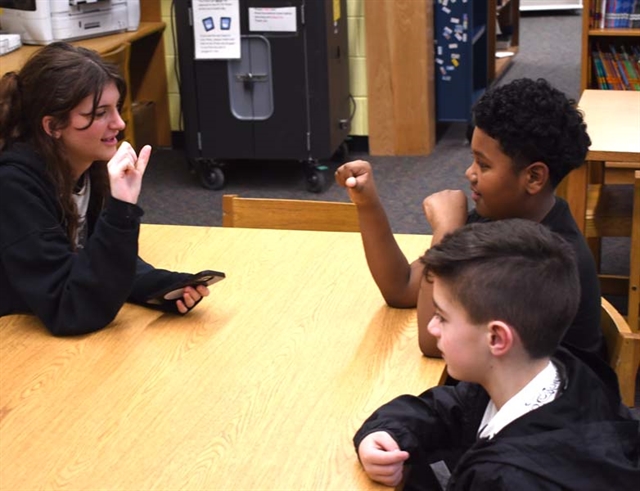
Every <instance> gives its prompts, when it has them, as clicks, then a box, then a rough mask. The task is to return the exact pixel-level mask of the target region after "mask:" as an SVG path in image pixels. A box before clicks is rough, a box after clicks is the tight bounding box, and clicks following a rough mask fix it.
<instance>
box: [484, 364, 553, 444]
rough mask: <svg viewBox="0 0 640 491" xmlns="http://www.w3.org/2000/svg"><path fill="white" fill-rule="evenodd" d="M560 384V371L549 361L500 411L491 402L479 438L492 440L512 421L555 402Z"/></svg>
mask: <svg viewBox="0 0 640 491" xmlns="http://www.w3.org/2000/svg"><path fill="white" fill-rule="evenodd" d="M560 384H561V380H560V374H559V373H558V369H557V367H556V366H555V365H554V364H553V363H552V362H551V361H549V364H548V365H547V366H546V367H545V368H544V369H543V370H542V371H541V372H540V373H538V375H536V376H535V377H534V378H533V379H532V380H531V381H530V382H529V383H528V384H527V385H525V386H524V387H523V388H522V389H521V390H520V392H518V393H517V394H516V395H514V396H513V397H512V398H511V399H509V400H508V401H507V402H506V403H505V404H504V406H502V407H501V408H500V411H498V410H497V408H496V406H495V404H494V403H493V401H489V404H487V408H486V409H485V411H484V416H483V417H482V422H481V423H480V428H479V429H478V438H486V439H489V440H491V439H492V438H493V437H494V436H495V435H496V434H497V433H498V432H499V431H500V430H502V428H504V427H505V426H507V425H508V424H509V423H511V422H512V421H515V420H516V419H518V418H519V417H521V416H523V415H525V414H527V413H528V412H530V411H533V410H534V409H536V408H539V407H540V406H544V405H545V404H547V403H549V402H551V401H553V400H554V399H555V398H556V397H557V396H558V393H559V391H560Z"/></svg>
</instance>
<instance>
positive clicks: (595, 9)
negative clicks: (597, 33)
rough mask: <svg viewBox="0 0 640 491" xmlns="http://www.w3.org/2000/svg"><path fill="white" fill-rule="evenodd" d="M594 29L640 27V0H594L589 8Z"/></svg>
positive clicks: (591, 26)
mask: <svg viewBox="0 0 640 491" xmlns="http://www.w3.org/2000/svg"><path fill="white" fill-rule="evenodd" d="M589 27H590V28H592V29H597V28H600V29H605V28H606V29H609V28H632V29H637V28H640V0H594V1H592V2H591V6H590V8H589Z"/></svg>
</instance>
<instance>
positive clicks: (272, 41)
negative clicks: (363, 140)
mask: <svg viewBox="0 0 640 491" xmlns="http://www.w3.org/2000/svg"><path fill="white" fill-rule="evenodd" d="M206 4H207V2H204V3H203V2H200V3H198V2H197V0H184V1H176V2H174V8H175V19H176V26H175V29H176V35H177V48H178V56H179V68H180V70H179V72H180V95H181V102H182V112H183V122H184V130H185V131H184V134H185V145H186V152H187V156H188V158H189V160H190V164H191V165H192V166H193V168H194V169H195V170H196V171H197V172H198V174H199V176H200V181H201V183H202V185H203V186H205V187H207V188H210V189H221V188H222V187H223V186H224V181H225V179H224V171H223V168H222V167H221V164H223V163H224V164H227V165H231V164H232V163H233V161H234V160H254V159H255V160H286V161H288V160H291V161H298V162H299V163H301V164H302V165H304V168H305V171H306V174H305V175H306V185H307V188H308V190H309V191H312V192H320V191H321V190H322V189H323V187H324V184H325V180H326V177H325V175H324V172H323V171H324V169H326V167H325V166H323V165H322V161H323V160H328V159H330V158H331V157H332V156H333V155H334V154H336V153H337V152H346V144H345V140H346V138H347V136H348V135H349V130H350V112H351V105H350V96H349V64H348V61H349V57H348V38H347V12H346V0H239V20H240V48H241V57H240V58H239V59H202V56H201V54H199V56H198V57H196V54H197V52H196V50H197V49H201V46H198V44H197V42H200V41H196V38H195V37H194V29H195V27H194V25H197V26H198V27H197V28H198V29H200V28H201V26H200V24H198V23H204V25H205V28H206V29H207V30H209V29H211V30H212V31H214V30H215V29H220V28H223V27H225V28H227V29H228V28H229V22H230V20H229V18H226V20H225V19H224V18H216V16H215V15H211V16H209V17H207V18H204V19H200V18H198V17H199V16H201V15H199V14H201V11H199V10H198V9H200V10H202V8H201V7H200V6H201V5H206ZM209 4H210V2H209ZM194 13H195V14H196V15H195V17H194ZM280 13H281V14H282V15H280V16H279V15H278V14H280ZM279 17H282V19H279ZM270 19H271V20H270ZM232 21H233V20H231V22H232ZM261 29H265V30H261ZM280 29H282V30H280ZM197 34H198V33H197V32H196V34H195V35H196V36H197Z"/></svg>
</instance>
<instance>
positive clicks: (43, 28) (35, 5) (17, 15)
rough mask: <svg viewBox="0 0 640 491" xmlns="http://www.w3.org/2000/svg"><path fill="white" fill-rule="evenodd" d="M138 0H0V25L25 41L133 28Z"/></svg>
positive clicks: (49, 40)
mask: <svg viewBox="0 0 640 491" xmlns="http://www.w3.org/2000/svg"><path fill="white" fill-rule="evenodd" d="M139 24H140V0H0V26H1V27H2V30H3V31H4V32H7V33H11V34H20V37H21V38H22V42H23V43H24V44H49V43H52V42H54V41H69V40H73V39H83V38H89V37H95V36H103V35H105V34H110V33H114V32H122V31H135V30H137V29H138V25H139Z"/></svg>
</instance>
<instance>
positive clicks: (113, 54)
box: [100, 43, 137, 148]
mask: <svg viewBox="0 0 640 491" xmlns="http://www.w3.org/2000/svg"><path fill="white" fill-rule="evenodd" d="M100 56H101V57H102V59H103V60H105V61H107V62H109V63H111V64H113V65H116V66H117V67H118V69H119V70H120V74H121V75H122V78H124V81H125V83H126V84H127V95H126V96H125V98H124V100H123V101H122V108H121V109H120V116H122V119H123V121H124V122H125V124H126V125H127V126H126V128H125V129H124V132H123V133H124V135H123V138H124V140H126V141H128V142H129V143H130V144H131V146H132V147H133V148H137V146H136V141H135V133H134V130H133V108H132V105H131V84H130V81H129V59H130V57H131V43H123V44H121V45H120V46H118V47H117V48H115V49H114V50H112V51H109V52H107V53H102V54H101V55H100Z"/></svg>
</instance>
